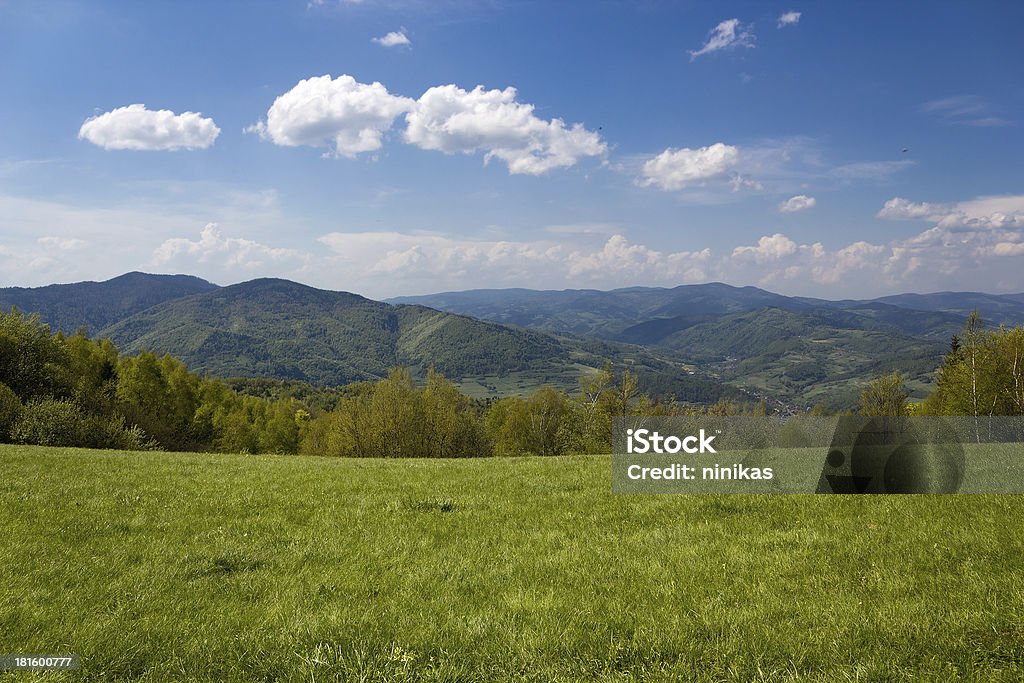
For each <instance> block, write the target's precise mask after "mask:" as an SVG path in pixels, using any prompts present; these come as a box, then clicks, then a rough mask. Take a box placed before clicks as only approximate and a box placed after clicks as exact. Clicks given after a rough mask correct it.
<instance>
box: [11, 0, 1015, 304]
mask: <svg viewBox="0 0 1024 683" xmlns="http://www.w3.org/2000/svg"><path fill="white" fill-rule="evenodd" d="M1021 25H1024V3H1020V2H975V3H953V2H948V3H947V2H900V3H891V2H868V1H857V2H828V3H821V2H816V3H811V2H778V3H776V2H773V1H771V0H758V1H756V2H728V1H721V2H710V1H709V2H685V1H676V2H668V1H666V2H658V1H654V0H646V1H645V0H636V1H631V2H627V1H624V0H585V1H584V0H581V1H579V2H575V1H569V0H538V1H532V0H358V1H357V0H275V1H273V2H270V1H263V2H260V1H250V2H229V1H224V2H205V1H202V2H201V1H193V0H175V1H174V2H170V1H167V2H164V1H161V0H152V1H147V2H142V3H140V2H103V1H101V0H90V1H89V2H78V1H75V0H23V1H22V0H0V92H2V93H3V95H2V96H0V286H38V285H45V284H50V283H55V282H75V281H81V280H104V279H108V278H110V277H114V276H116V275H119V274H121V273H124V272H128V271H132V270H141V271H145V272H152V273H188V274H192V275H197V276H200V277H203V278H205V279H207V280H210V281H212V282H215V283H218V284H231V283H235V282H241V281H245V280H250V279H253V278H257V277H283V278H288V279H292V280H296V281H299V282H303V283H306V284H309V285H312V286H315V287H320V288H324V289H332V290H343V291H351V292H356V293H359V294H363V295H365V296H369V297H373V298H385V297H391V296H400V295H413V294H426V293H431V292H438V291H449V290H460V289H474V288H503V287H530V288H539V289H540V288H542V289H565V288H595V289H612V288H617V287H628V286H636V285H643V286H663V287H672V286H676V285H680V284H692V283H700V282H712V281H721V282H727V283H729V284H734V285H755V286H759V287H763V288H765V289H769V290H772V291H776V292H780V293H784V294H791V295H807V296H819V297H826V298H867V297H874V296H881V295H885V294H893V293H898V292H930V291H943V290H957V291H963V290H971V291H987V292H993V293H999V292H1022V291H1024V276H1022V275H1021V273H1022V272H1024V158H1022V157H1024V154H1022V153H1024V41H1021V40H1020V39H1019V27H1020V26H1021Z"/></svg>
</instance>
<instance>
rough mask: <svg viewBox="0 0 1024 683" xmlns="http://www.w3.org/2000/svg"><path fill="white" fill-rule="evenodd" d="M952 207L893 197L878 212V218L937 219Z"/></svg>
mask: <svg viewBox="0 0 1024 683" xmlns="http://www.w3.org/2000/svg"><path fill="white" fill-rule="evenodd" d="M949 211H950V207H948V206H944V205H942V204H929V203H928V202H923V203H920V204H915V203H914V202H910V201H907V200H906V199H904V198H903V197H893V198H892V199H890V200H889V201H887V202H886V203H885V204H884V205H883V206H882V209H881V210H880V211H879V212H878V214H877V217H878V218H885V219H889V220H916V219H920V218H935V219H936V220H938V219H940V218H942V217H943V216H945V215H947V214H948V213H949Z"/></svg>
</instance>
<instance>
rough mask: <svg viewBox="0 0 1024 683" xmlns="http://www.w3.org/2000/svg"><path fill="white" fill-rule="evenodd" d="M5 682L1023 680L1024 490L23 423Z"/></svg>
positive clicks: (0, 484) (16, 467)
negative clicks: (654, 483) (225, 447)
mask: <svg viewBox="0 0 1024 683" xmlns="http://www.w3.org/2000/svg"><path fill="white" fill-rule="evenodd" d="M0 475H2V477H0V532H2V534H3V540H2V542H0V653H16V652H23V653H62V654H64V653H74V654H78V655H80V656H81V658H82V664H83V668H82V669H81V670H80V671H76V672H47V673H39V674H34V673H25V672H17V673H7V674H0V680H18V681H22V680H46V681H58V680H95V681H111V680H144V681H327V680H341V681H521V680H522V681H538V682H548V681H709V682H710V681H797V680H800V681H805V680H811V681H816V680H818V681H921V680H924V681H950V680H970V681H1018V680H1021V679H1022V678H1024V515H1022V512H1024V498H1022V497H1019V496H994V495H991V496H982V495H963V496H873V497H856V496H755V495H748V496H740V495H734V496H727V495H661V496H653V495H616V494H613V493H612V492H611V461H610V458H608V457H563V458H547V459H542V458H508V459H498V458H489V459H469V460H390V459H362V460H349V459H328V458H315V457H303V456H244V455H208V454H176V453H129V452H109V451H106V452H104V451H89V450H79V449H54V448H41V447H28V446H2V447H0Z"/></svg>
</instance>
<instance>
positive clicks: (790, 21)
mask: <svg viewBox="0 0 1024 683" xmlns="http://www.w3.org/2000/svg"><path fill="white" fill-rule="evenodd" d="M798 23H800V12H783V13H782V14H781V15H779V22H778V27H779V28H782V27H784V26H796V25H797V24H798Z"/></svg>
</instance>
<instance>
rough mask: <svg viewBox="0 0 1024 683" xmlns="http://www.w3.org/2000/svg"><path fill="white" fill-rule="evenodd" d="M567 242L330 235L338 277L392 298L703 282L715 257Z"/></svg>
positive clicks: (626, 244) (618, 240)
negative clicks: (441, 292)
mask: <svg viewBox="0 0 1024 683" xmlns="http://www.w3.org/2000/svg"><path fill="white" fill-rule="evenodd" d="M589 237H590V238H592V239H586V238H585V239H583V240H582V243H578V244H576V245H575V246H573V245H572V244H570V243H566V242H564V241H555V240H548V239H544V240H537V241H509V240H480V239H467V238H461V237H454V236H448V235H438V234H407V233H398V232H387V233H372V232H357V233H341V232H335V233H330V234H328V235H324V236H323V237H321V238H320V240H319V241H320V242H321V243H322V244H324V245H326V246H327V247H328V248H330V249H331V251H332V254H333V255H332V256H329V257H327V258H328V261H329V262H332V263H333V264H334V266H333V267H332V268H329V269H325V270H329V271H330V272H336V273H343V274H344V275H345V277H346V282H343V283H338V285H337V286H339V287H342V288H346V287H351V284H349V283H356V282H358V283H361V286H362V287H371V288H373V289H374V291H377V292H380V291H383V292H385V295H390V296H393V295H398V294H409V293H418V292H430V291H439V290H443V289H465V288H469V287H480V286H490V287H513V286H517V287H581V286H591V285H593V286H601V287H614V286H626V285H635V284H638V283H645V284H673V285H675V284H679V283H681V282H701V281H703V280H705V279H707V277H708V265H709V263H710V260H711V252H710V250H708V249H703V250H700V251H677V252H665V251H659V250H656V249H652V248H650V247H647V246H645V245H641V244H634V243H631V242H630V241H629V240H627V239H626V238H625V237H624V236H622V235H620V234H614V235H611V236H610V237H600V236H596V235H590V236H589Z"/></svg>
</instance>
